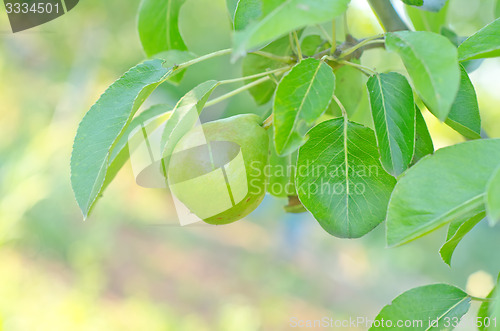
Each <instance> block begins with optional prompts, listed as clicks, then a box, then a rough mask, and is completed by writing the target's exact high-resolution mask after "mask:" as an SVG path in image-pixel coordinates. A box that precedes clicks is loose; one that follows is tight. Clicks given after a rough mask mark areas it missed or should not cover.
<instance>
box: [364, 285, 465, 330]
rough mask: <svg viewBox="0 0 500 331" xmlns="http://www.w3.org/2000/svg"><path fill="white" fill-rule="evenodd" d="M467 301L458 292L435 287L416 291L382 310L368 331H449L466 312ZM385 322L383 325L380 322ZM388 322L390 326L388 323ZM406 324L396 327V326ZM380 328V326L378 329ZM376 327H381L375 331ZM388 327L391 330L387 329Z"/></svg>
mask: <svg viewBox="0 0 500 331" xmlns="http://www.w3.org/2000/svg"><path fill="white" fill-rule="evenodd" d="M470 301H471V298H470V297H469V296H468V295H467V293H465V292H464V291H462V290H461V289H459V288H457V287H454V286H451V285H446V284H436V285H428V286H422V287H417V288H414V289H412V290H409V291H407V292H405V293H403V294H401V295H400V296H398V297H397V298H396V299H394V301H393V302H392V304H390V305H387V306H385V307H384V309H382V311H381V312H380V313H379V315H378V316H377V317H376V318H375V323H374V325H375V326H373V327H371V328H370V331H371V330H394V329H404V330H411V331H420V330H422V331H427V330H452V329H453V327H451V326H450V325H451V324H457V323H456V322H458V321H460V319H461V318H462V316H463V315H465V314H466V313H467V312H468V311H469V308H470ZM383 321H385V323H384V322H383ZM389 321H390V322H389ZM401 321H402V322H403V323H409V324H407V325H405V326H403V327H396V326H397V325H398V322H399V323H401ZM382 324H383V325H382ZM377 325H381V326H380V327H377ZM388 325H392V327H388Z"/></svg>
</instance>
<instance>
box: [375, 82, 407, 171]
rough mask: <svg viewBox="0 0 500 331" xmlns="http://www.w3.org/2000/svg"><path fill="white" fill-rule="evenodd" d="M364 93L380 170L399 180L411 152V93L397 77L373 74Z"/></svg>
mask: <svg viewBox="0 0 500 331" xmlns="http://www.w3.org/2000/svg"><path fill="white" fill-rule="evenodd" d="M366 85H367V87H368V91H369V94H370V104H371V109H372V116H373V123H374V124H375V133H376V136H377V143H378V148H379V150H380V156H381V161H382V165H383V166H384V169H385V170H386V171H387V172H388V173H390V174H391V175H393V176H399V175H400V174H402V173H403V172H404V171H405V170H406V169H408V166H409V164H410V162H411V160H412V158H413V153H414V149H415V116H416V115H415V103H414V101H413V90H412V89H411V86H410V84H409V83H408V81H407V80H406V78H405V77H404V76H402V75H400V74H398V73H395V72H390V73H387V74H377V75H374V76H372V77H370V78H369V79H368V82H367V84H366Z"/></svg>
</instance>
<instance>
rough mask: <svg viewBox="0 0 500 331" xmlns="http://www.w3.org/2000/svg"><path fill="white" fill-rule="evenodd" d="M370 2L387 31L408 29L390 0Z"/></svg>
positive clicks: (370, 0) (369, 0)
mask: <svg viewBox="0 0 500 331" xmlns="http://www.w3.org/2000/svg"><path fill="white" fill-rule="evenodd" d="M368 3H369V4H370V6H371V7H372V10H373V12H374V13H375V15H376V16H377V19H378V20H379V22H380V24H381V25H382V27H383V28H384V30H385V31H387V32H391V31H401V30H408V27H407V26H406V24H405V23H404V22H403V20H401V17H399V15H398V13H397V12H396V10H395V9H394V7H393V6H392V4H391V1H390V0H368Z"/></svg>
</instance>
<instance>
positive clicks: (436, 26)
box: [405, 5, 448, 33]
mask: <svg viewBox="0 0 500 331" xmlns="http://www.w3.org/2000/svg"><path fill="white" fill-rule="evenodd" d="M405 9H406V13H407V14H408V16H409V17H410V20H411V22H412V24H413V27H414V28H415V30H417V31H430V32H435V33H440V31H441V27H442V26H443V25H444V24H445V23H446V14H447V12H448V5H446V6H445V7H444V8H442V9H441V10H439V11H437V12H434V11H428V10H423V8H415V7H410V6H406V8H405Z"/></svg>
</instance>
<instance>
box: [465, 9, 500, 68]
mask: <svg viewBox="0 0 500 331" xmlns="http://www.w3.org/2000/svg"><path fill="white" fill-rule="evenodd" d="M497 56H500V18H497V19H496V20H495V21H493V22H492V23H490V24H488V25H487V26H485V27H484V28H482V29H481V30H479V31H478V32H476V33H475V34H473V35H472V36H470V37H469V38H467V40H465V41H464V42H463V43H462V44H461V45H460V46H459V47H458V59H459V60H460V61H466V60H472V59H481V58H488V57H497Z"/></svg>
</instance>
